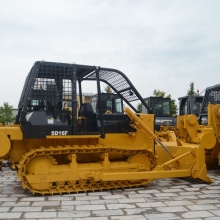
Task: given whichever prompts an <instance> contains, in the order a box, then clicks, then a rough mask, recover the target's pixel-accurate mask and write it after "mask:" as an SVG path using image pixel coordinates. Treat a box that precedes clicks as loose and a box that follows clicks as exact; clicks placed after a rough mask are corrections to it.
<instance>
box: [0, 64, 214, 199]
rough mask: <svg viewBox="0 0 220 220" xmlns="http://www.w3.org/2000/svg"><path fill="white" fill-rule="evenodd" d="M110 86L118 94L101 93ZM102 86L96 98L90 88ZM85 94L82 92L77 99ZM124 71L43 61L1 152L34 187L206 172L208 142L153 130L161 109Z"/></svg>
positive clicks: (139, 182) (1, 140)
mask: <svg viewBox="0 0 220 220" xmlns="http://www.w3.org/2000/svg"><path fill="white" fill-rule="evenodd" d="M103 85H107V86H109V87H110V88H111V89H112V93H108V94H106V93H102V91H101V87H102V86H103ZM88 88H92V89H93V90H94V89H95V90H96V91H97V92H96V94H97V95H96V96H95V97H94V99H93V100H92V101H91V102H90V103H84V102H83V91H84V89H86V91H87V90H88ZM78 97H79V98H78ZM135 101H139V102H141V103H142V104H143V105H144V106H145V107H146V108H147V109H148V110H149V107H148V105H147V104H146V102H145V101H144V100H143V98H142V97H141V95H140V94H139V93H138V91H137V90H136V88H135V87H134V86H133V84H132V83H131V82H130V80H129V79H128V78H127V77H126V75H125V74H123V73H122V72H120V71H119V70H116V69H110V68H103V67H99V66H89V65H79V64H67V63H55V62H40V61H37V62H35V63H34V65H33V67H32V68H31V70H30V72H29V74H28V75H27V78H26V81H25V84H24V87H23V91H22V94H21V98H20V101H19V105H18V114H17V116H16V121H15V124H14V125H10V126H1V127H0V159H5V160H8V162H9V164H10V166H11V168H12V169H15V170H16V171H17V176H18V178H20V179H21V183H22V186H23V188H27V189H29V190H30V191H31V192H32V193H33V194H35V193H39V194H42V195H45V194H51V195H52V194H57V193H58V194H62V193H72V192H80V191H83V192H86V191H95V190H103V189H117V188H127V187H133V186H145V185H146V184H147V183H149V182H151V181H152V180H153V179H155V178H170V177H192V178H196V179H201V180H203V181H206V182H211V179H210V178H209V177H208V176H207V170H206V164H205V153H204V146H203V145H199V144H196V143H185V142H183V141H181V140H180V139H179V138H177V137H176V136H175V133H174V132H170V135H171V136H172V138H170V140H169V141H168V142H166V141H165V142H163V141H161V140H159V138H158V137H157V136H156V135H155V134H154V115H153V114H142V113H138V110H137V109H136V108H135V107H134V106H133V103H134V102H135Z"/></svg>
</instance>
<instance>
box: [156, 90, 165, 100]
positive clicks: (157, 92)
mask: <svg viewBox="0 0 220 220" xmlns="http://www.w3.org/2000/svg"><path fill="white" fill-rule="evenodd" d="M165 94H166V92H163V91H160V90H159V89H158V90H156V89H155V90H154V91H153V96H156V97H163V98H164V96H165Z"/></svg>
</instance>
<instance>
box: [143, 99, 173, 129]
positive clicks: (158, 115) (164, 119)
mask: <svg viewBox="0 0 220 220" xmlns="http://www.w3.org/2000/svg"><path fill="white" fill-rule="evenodd" d="M144 100H145V102H146V103H147V105H148V106H149V107H150V108H151V111H152V113H153V114H154V116H155V130H159V129H160V126H161V125H163V124H169V125H174V124H176V117H175V116H172V111H171V98H164V97H154V96H153V97H152V96H151V97H148V98H145V99H144ZM142 113H145V114H146V113H148V111H147V109H146V108H145V107H144V106H143V105H142Z"/></svg>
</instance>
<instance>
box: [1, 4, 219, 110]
mask: <svg viewBox="0 0 220 220" xmlns="http://www.w3.org/2000/svg"><path fill="white" fill-rule="evenodd" d="M0 3H1V4H0V5H1V7H0V76H1V78H0V80H1V84H0V105H2V104H3V102H8V103H9V104H10V105H13V107H14V108H17V105H18V102H19V99H20V94H21V91H22V88H23V84H24V81H25V78H26V76H27V74H28V72H29V70H30V69H31V67H32V65H33V64H34V62H35V61H38V60H45V61H54V62H65V63H73V62H75V63H77V64H85V65H96V66H102V67H108V68H115V69H118V70H120V71H122V72H123V73H125V74H126V75H127V76H128V78H129V79H130V80H131V81H132V82H133V84H134V86H135V87H136V88H137V90H138V91H139V93H140V94H141V95H142V96H143V97H144V98H145V97H148V96H152V95H153V91H154V89H160V90H162V91H164V92H166V95H168V94H170V95H171V96H172V98H174V99H176V100H177V99H178V97H181V96H184V95H186V93H187V90H188V89H189V84H190V82H194V83H195V89H197V88H198V89H199V90H200V92H202V91H203V90H204V89H205V88H206V87H208V86H212V85H215V84H218V83H220V77H219V74H220V1H219V0H36V1H35V0H31V1H30V0H19V1H16V0H7V1H4V0H0ZM86 92H90V91H86ZM91 92H93V91H91ZM176 104H178V102H176Z"/></svg>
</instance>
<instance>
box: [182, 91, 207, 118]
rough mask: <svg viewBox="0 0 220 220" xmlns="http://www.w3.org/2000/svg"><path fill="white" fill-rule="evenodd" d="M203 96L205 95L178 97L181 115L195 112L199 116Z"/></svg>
mask: <svg viewBox="0 0 220 220" xmlns="http://www.w3.org/2000/svg"><path fill="white" fill-rule="evenodd" d="M203 98H204V96H200V95H192V96H183V97H180V98H178V100H179V115H189V114H194V115H196V116H197V117H198V116H199V114H200V111H201V107H202V101H203Z"/></svg>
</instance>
